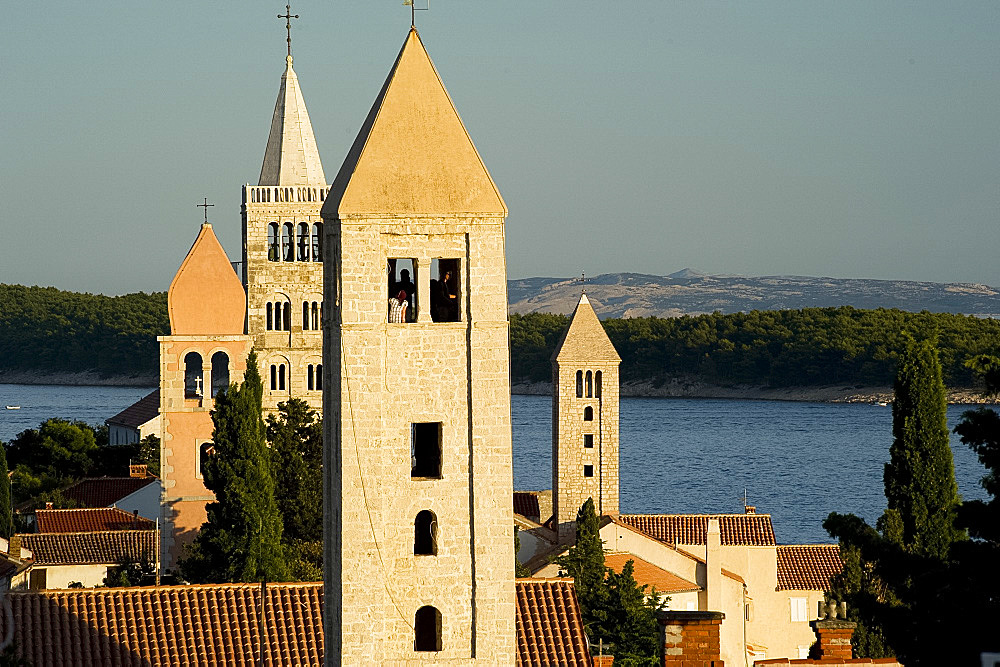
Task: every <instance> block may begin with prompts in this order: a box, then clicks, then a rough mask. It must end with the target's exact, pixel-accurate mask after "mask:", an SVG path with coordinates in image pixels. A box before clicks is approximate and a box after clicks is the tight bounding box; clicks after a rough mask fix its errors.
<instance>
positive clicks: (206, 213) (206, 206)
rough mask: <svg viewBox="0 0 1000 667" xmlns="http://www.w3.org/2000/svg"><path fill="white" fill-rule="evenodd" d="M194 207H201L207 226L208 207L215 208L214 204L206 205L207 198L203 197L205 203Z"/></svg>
mask: <svg viewBox="0 0 1000 667" xmlns="http://www.w3.org/2000/svg"><path fill="white" fill-rule="evenodd" d="M195 206H198V207H201V208H203V209H205V224H206V225H207V224H208V207H209V206H215V204H209V203H208V197H205V203H204V204H195Z"/></svg>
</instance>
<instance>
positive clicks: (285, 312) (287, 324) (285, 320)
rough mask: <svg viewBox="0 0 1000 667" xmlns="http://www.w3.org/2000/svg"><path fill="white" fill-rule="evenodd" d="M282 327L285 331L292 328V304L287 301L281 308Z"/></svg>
mask: <svg viewBox="0 0 1000 667" xmlns="http://www.w3.org/2000/svg"><path fill="white" fill-rule="evenodd" d="M281 328H282V330H283V331H291V330H292V304H290V303H288V302H287V301H286V302H285V303H284V307H283V308H282V309H281Z"/></svg>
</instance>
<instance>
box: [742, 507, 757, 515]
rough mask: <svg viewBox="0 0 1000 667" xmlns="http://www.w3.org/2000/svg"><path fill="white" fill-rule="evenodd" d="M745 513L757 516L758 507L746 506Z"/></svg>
mask: <svg viewBox="0 0 1000 667" xmlns="http://www.w3.org/2000/svg"><path fill="white" fill-rule="evenodd" d="M743 512H744V513H746V514H756V513H757V506H756V505H744V506H743Z"/></svg>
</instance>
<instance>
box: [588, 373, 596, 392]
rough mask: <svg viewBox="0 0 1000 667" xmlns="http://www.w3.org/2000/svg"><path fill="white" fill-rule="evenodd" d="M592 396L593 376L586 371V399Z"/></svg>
mask: <svg viewBox="0 0 1000 667" xmlns="http://www.w3.org/2000/svg"><path fill="white" fill-rule="evenodd" d="M593 396H594V374H593V373H591V372H590V371H587V398H592V397H593Z"/></svg>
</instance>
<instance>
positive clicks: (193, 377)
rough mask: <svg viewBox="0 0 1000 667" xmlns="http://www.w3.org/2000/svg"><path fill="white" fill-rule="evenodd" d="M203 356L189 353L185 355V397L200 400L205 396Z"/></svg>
mask: <svg viewBox="0 0 1000 667" xmlns="http://www.w3.org/2000/svg"><path fill="white" fill-rule="evenodd" d="M201 366H202V361H201V355H200V354H198V353H197V352H188V353H187V354H186V355H184V397H185V398H199V397H201V396H202V395H203V394H204V389H205V388H204V385H203V384H202V383H203V382H204V372H203V371H202V367H201Z"/></svg>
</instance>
